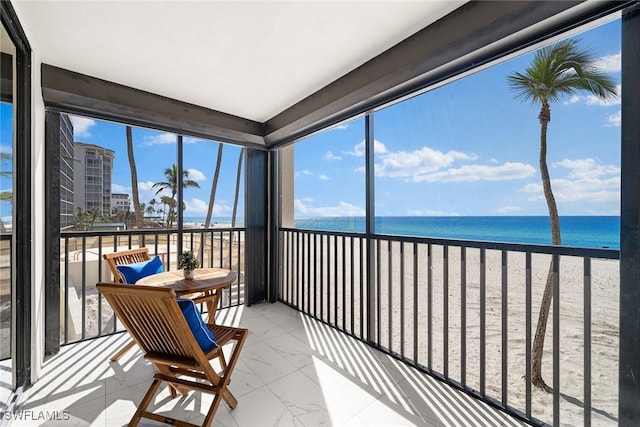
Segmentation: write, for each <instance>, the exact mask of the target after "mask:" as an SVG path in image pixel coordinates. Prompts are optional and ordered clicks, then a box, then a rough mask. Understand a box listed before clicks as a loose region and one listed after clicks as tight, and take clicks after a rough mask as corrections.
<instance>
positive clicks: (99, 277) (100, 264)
mask: <svg viewBox="0 0 640 427" xmlns="http://www.w3.org/2000/svg"><path fill="white" fill-rule="evenodd" d="M98 280H99V281H101V282H102V236H98ZM100 335H102V296H101V295H100V294H99V293H98V336H100Z"/></svg>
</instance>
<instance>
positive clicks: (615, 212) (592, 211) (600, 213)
mask: <svg viewBox="0 0 640 427" xmlns="http://www.w3.org/2000/svg"><path fill="white" fill-rule="evenodd" d="M587 213H588V214H589V215H596V216H609V215H614V216H620V209H612V210H603V211H600V210H595V209H587Z"/></svg>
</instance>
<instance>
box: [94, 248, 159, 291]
mask: <svg viewBox="0 0 640 427" xmlns="http://www.w3.org/2000/svg"><path fill="white" fill-rule="evenodd" d="M102 257H103V258H104V259H105V260H106V261H107V264H109V269H110V270H111V273H112V274H113V279H114V281H116V282H118V283H124V278H123V277H122V275H121V274H120V272H119V271H118V269H117V268H116V266H117V265H123V264H135V263H136V262H142V261H149V260H150V259H151V257H150V256H149V248H146V247H144V248H138V249H129V250H127V251H119V252H113V253H110V254H104V255H103V256H102Z"/></svg>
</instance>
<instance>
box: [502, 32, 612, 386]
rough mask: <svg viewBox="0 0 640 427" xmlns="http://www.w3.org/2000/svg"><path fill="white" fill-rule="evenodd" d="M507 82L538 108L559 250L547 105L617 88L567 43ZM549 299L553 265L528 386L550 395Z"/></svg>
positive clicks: (585, 53) (543, 52)
mask: <svg viewBox="0 0 640 427" xmlns="http://www.w3.org/2000/svg"><path fill="white" fill-rule="evenodd" d="M507 79H508V82H509V86H510V87H511V89H512V90H513V91H514V92H515V94H516V99H519V100H522V101H529V102H531V103H533V104H534V105H536V106H537V105H540V113H539V114H538V120H539V121H540V156H539V163H540V177H541V179H542V187H543V190H544V196H545V199H546V201H547V208H548V211H549V222H550V228H551V243H552V244H553V245H556V246H559V245H560V244H561V242H562V239H561V236H560V219H559V217H558V208H557V206H556V201H555V198H554V196H553V191H552V189H551V180H550V178H549V169H548V167H547V127H548V126H549V122H550V121H551V109H550V104H551V103H552V102H555V101H557V100H558V99H559V98H560V97H562V96H563V95H575V94H576V93H577V92H580V91H585V92H588V93H590V94H593V95H595V96H597V97H598V98H601V99H607V98H609V97H613V96H615V95H616V86H615V83H614V82H613V80H612V79H611V78H610V77H609V76H607V75H606V74H605V73H604V72H603V71H601V70H600V69H598V67H597V65H596V63H595V56H594V55H593V53H592V52H591V51H590V50H589V49H587V48H583V47H580V46H579V41H578V40H566V41H562V42H559V43H557V44H554V45H551V46H548V47H545V48H543V49H540V50H538V51H537V52H536V55H535V57H534V58H533V63H532V64H531V66H530V67H529V68H527V69H526V70H525V72H524V74H522V73H518V72H516V73H513V74H511V75H510V76H508V77H507ZM552 297H553V261H552V262H551V265H550V266H549V273H548V274H547V283H546V285H545V288H544V292H543V295H542V302H541V306H540V314H539V316H538V325H537V327H536V333H535V337H534V340H533V347H532V356H531V359H532V361H531V370H532V372H531V382H532V384H533V385H535V386H536V387H540V388H542V389H544V390H546V391H550V388H549V386H547V385H546V384H545V382H544V380H543V378H542V352H543V349H544V337H545V333H546V329H547V320H548V318H549V310H550V308H551V300H552Z"/></svg>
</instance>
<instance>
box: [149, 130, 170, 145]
mask: <svg viewBox="0 0 640 427" xmlns="http://www.w3.org/2000/svg"><path fill="white" fill-rule="evenodd" d="M142 143H143V144H144V145H147V146H151V145H166V144H175V143H176V134H175V133H168V132H163V133H159V134H156V135H152V136H145V137H144V139H143V142H142Z"/></svg>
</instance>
